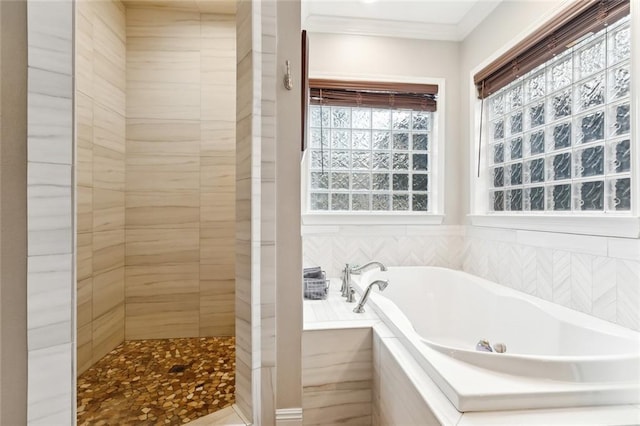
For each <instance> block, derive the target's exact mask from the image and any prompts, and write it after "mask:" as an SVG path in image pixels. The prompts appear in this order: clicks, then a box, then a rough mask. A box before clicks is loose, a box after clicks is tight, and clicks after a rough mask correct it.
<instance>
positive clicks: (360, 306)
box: [353, 280, 389, 314]
mask: <svg viewBox="0 0 640 426" xmlns="http://www.w3.org/2000/svg"><path fill="white" fill-rule="evenodd" d="M374 285H377V286H378V288H379V289H380V291H383V290H384V289H385V288H387V286H388V285H389V280H387V281H382V280H376V281H374V282H372V283H371V284H369V285H368V286H367V289H366V290H365V292H364V294H363V295H362V299H360V301H359V302H358V305H357V306H356V307H355V308H353V312H355V313H356V314H361V313H363V312H364V304H365V303H367V299H368V298H369V293H371V287H373V286H374Z"/></svg>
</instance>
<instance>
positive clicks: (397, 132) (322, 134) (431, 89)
mask: <svg viewBox="0 0 640 426" xmlns="http://www.w3.org/2000/svg"><path fill="white" fill-rule="evenodd" d="M309 88H310V106H309V115H308V117H309V123H308V124H309V131H308V135H309V141H310V144H309V145H310V146H309V149H310V152H309V154H310V157H311V158H310V167H309V176H308V182H309V187H308V206H309V207H308V210H309V212H311V213H314V212H342V213H344V212H358V213H367V212H377V213H380V212H420V213H429V212H431V211H432V203H431V202H430V198H431V196H432V194H433V191H434V188H435V186H434V185H432V182H431V180H432V179H431V175H430V174H431V171H432V170H433V166H432V164H434V163H433V161H434V160H433V155H434V154H435V150H434V149H432V144H433V128H434V126H433V119H434V113H435V111H436V109H437V93H438V86H436V85H420V84H397V83H374V82H353V81H350V82H345V81H336V80H314V79H311V80H310V81H309Z"/></svg>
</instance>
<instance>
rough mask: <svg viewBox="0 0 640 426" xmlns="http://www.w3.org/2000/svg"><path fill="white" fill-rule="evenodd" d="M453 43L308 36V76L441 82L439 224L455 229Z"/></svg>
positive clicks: (458, 216)
mask: <svg viewBox="0 0 640 426" xmlns="http://www.w3.org/2000/svg"><path fill="white" fill-rule="evenodd" d="M459 46H460V45H459V43H457V42H445V41H430V40H409V39H401V38H392V37H371V36H356V35H346V34H316V33H311V34H309V75H310V76H311V77H313V76H316V75H322V76H336V77H341V76H345V77H348V76H351V78H363V77H365V78H367V79H373V78H375V77H388V78H393V77H398V78H404V79H411V78H412V77H414V78H444V79H445V90H446V93H445V96H446V108H445V111H444V113H445V120H446V124H445V167H444V179H445V199H444V213H445V220H444V223H445V224H447V225H453V224H459V223H461V221H462V220H463V216H462V213H463V211H462V210H463V209H462V206H461V202H462V200H461V197H460V194H459V190H458V188H459V187H460V185H461V184H462V178H463V175H462V174H461V173H460V170H459V167H460V164H459V158H460V140H461V139H460V129H461V127H462V126H463V124H462V123H463V121H461V120H460V117H459V113H458V111H459V108H460V87H459V84H458V82H459V72H460V56H459Z"/></svg>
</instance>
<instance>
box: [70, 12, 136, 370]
mask: <svg viewBox="0 0 640 426" xmlns="http://www.w3.org/2000/svg"><path fill="white" fill-rule="evenodd" d="M75 40H76V98H75V99H76V103H75V107H76V128H77V162H76V203H77V231H76V232H77V247H78V248H77V269H76V271H77V289H78V290H77V291H78V293H77V295H78V296H77V305H78V311H77V312H78V317H77V328H78V349H77V354H78V368H77V373H78V374H81V373H82V372H83V371H85V370H86V369H87V368H89V367H90V366H91V365H92V364H93V363H95V362H96V361H98V360H99V359H100V358H102V357H103V356H104V355H106V354H107V353H108V352H109V351H111V350H112V349H113V348H114V347H116V346H117V345H119V344H120V343H121V342H122V341H123V340H124V323H125V319H124V213H125V212H124V184H125V85H126V80H125V56H126V47H125V40H126V34H125V8H124V5H123V4H122V2H121V1H119V0H103V1H92V0H80V1H77V2H76V39H75Z"/></svg>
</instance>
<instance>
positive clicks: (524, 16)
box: [455, 0, 566, 224]
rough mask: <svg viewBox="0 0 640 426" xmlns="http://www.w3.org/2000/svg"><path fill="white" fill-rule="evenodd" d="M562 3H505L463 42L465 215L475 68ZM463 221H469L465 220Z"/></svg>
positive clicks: (460, 184) (461, 158)
mask: <svg viewBox="0 0 640 426" xmlns="http://www.w3.org/2000/svg"><path fill="white" fill-rule="evenodd" d="M563 3H566V0H548V1H535V2H534V1H508V2H502V3H500V5H499V6H498V7H496V8H495V9H494V10H493V12H492V13H491V14H490V15H489V16H487V18H486V19H485V20H484V21H482V22H481V23H480V25H478V26H477V27H476V28H475V29H474V30H473V31H472V32H471V33H470V34H469V35H468V36H467V37H466V38H465V39H464V40H463V41H462V43H461V44H460V75H459V80H460V104H459V109H458V110H457V111H458V113H457V114H456V115H457V119H458V120H459V121H458V122H459V126H460V142H461V146H460V155H459V156H458V157H459V160H458V163H457V164H456V165H455V167H456V170H458V173H459V175H460V178H459V181H458V186H457V189H458V193H459V196H460V203H461V210H462V214H463V215H467V214H469V212H470V211H471V210H470V204H469V202H470V198H471V197H470V195H469V191H470V187H469V182H470V181H469V180H470V179H471V175H472V173H475V170H476V167H477V166H473V167H472V166H471V156H473V158H476V157H477V155H478V153H477V152H471V148H472V147H473V146H474V141H473V139H472V138H473V137H474V136H472V135H471V132H470V130H471V129H472V128H473V125H474V117H473V116H472V115H471V113H470V110H469V104H470V100H471V96H472V95H474V94H473V93H472V90H474V89H473V85H472V83H473V72H474V69H476V68H478V67H479V66H480V65H481V64H482V63H483V62H484V61H487V60H488V59H490V58H491V57H494V58H495V57H496V56H495V55H496V54H497V53H498V51H499V50H500V49H503V48H504V47H505V46H507V44H511V43H512V42H513V40H514V39H516V38H518V37H519V36H524V35H525V34H526V33H528V32H531V31H533V30H534V28H532V25H535V23H536V21H538V20H539V19H541V18H542V17H543V16H548V15H550V14H551V13H553V11H555V10H557V9H558V8H559V7H560V6H561V5H562V4H563ZM477 71H479V69H478V70H476V72H477ZM463 217H464V216H463ZM461 223H462V224H464V223H466V220H463V221H462V222H461Z"/></svg>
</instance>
